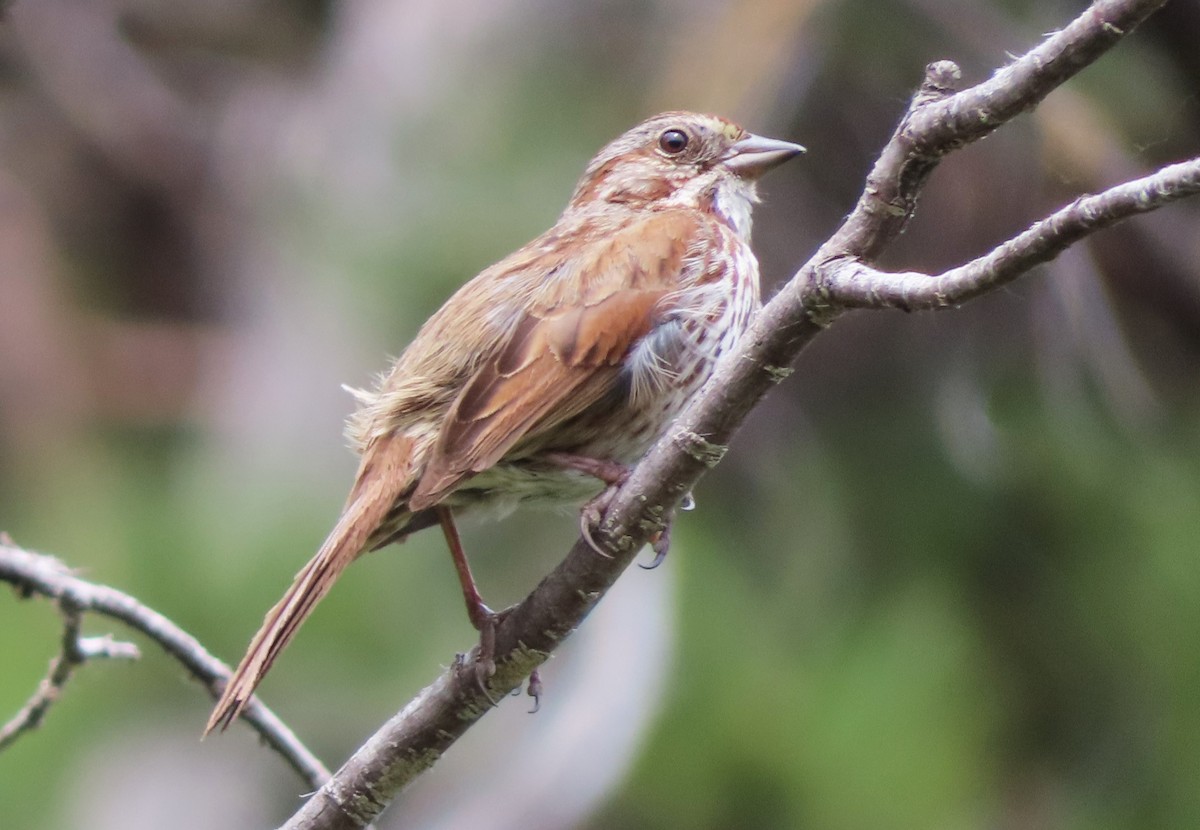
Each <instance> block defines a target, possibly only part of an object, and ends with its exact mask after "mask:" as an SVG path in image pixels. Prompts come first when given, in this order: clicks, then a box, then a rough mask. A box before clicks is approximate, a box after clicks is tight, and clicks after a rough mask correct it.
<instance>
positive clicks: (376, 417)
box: [205, 111, 804, 734]
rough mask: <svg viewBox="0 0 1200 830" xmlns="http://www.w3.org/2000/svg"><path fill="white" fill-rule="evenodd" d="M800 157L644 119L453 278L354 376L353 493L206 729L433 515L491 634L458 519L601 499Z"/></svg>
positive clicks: (710, 353) (735, 331)
mask: <svg viewBox="0 0 1200 830" xmlns="http://www.w3.org/2000/svg"><path fill="white" fill-rule="evenodd" d="M802 152H804V148H803V147H802V146H800V145H799V144H794V143H791V142H788V141H782V140H778V139H771V138H765V137H762V136H758V135H755V134H753V133H749V132H747V131H746V130H745V129H743V128H742V127H741V126H739V125H737V124H735V123H734V122H732V121H729V120H727V119H724V118H721V117H718V116H714V115H705V114H699V113H692V112H683V111H675V112H666V113H662V114H660V115H656V116H654V117H652V118H649V119H647V120H646V121H643V122H642V123H641V124H638V125H637V126H636V127H634V128H632V129H630V130H629V131H627V132H625V133H624V134H622V135H621V136H619V137H618V138H616V139H615V140H613V141H611V142H610V143H609V144H607V145H605V146H604V147H603V148H602V149H601V150H600V152H599V153H598V154H597V155H596V156H595V158H593V159H592V161H591V162H590V163H589V164H588V165H587V167H586V169H585V171H584V173H583V175H582V177H581V178H580V179H579V182H578V184H577V185H576V186H575V189H574V192H573V193H572V195H571V198H570V200H569V201H568V203H567V206H566V208H565V209H564V210H563V212H562V214H561V216H560V217H559V219H558V221H557V222H555V224H554V226H553V227H551V228H550V229H549V230H548V231H546V232H545V233H543V234H542V235H541V236H539V237H537V238H536V239H534V240H533V241H532V242H530V243H529V244H527V245H525V246H524V247H522V248H520V249H518V250H517V251H515V252H514V253H512V254H511V255H509V256H508V257H506V258H504V259H502V260H501V261H499V262H498V263H496V264H495V265H492V266H491V267H489V268H487V269H485V270H484V271H482V272H481V273H480V274H478V275H477V276H476V277H474V278H473V279H472V280H470V281H469V282H467V283H465V284H464V285H463V286H462V287H461V288H459V289H458V291H456V292H455V293H454V294H453V295H452V296H451V297H450V298H449V299H448V300H447V301H446V302H445V304H444V305H442V307H441V308H440V309H439V310H438V311H436V312H435V313H434V314H433V315H432V316H431V317H430V318H429V319H428V321H427V322H426V323H425V324H424V325H423V326H422V327H421V328H420V330H419V331H418V333H417V335H416V337H415V338H414V339H413V341H412V342H411V343H410V345H409V346H408V348H407V349H405V350H404V352H403V353H402V354H401V355H400V357H399V358H397V359H396V361H395V362H394V364H393V365H392V367H391V369H390V370H389V371H387V372H385V373H384V374H382V375H381V376H380V377H379V378H378V380H377V382H376V384H375V385H374V387H373V388H370V389H366V390H351V392H352V393H353V394H354V396H355V398H356V399H357V408H356V410H355V412H354V413H353V414H352V415H351V416H350V418H349V419H348V421H347V427H346V434H347V436H348V438H349V440H350V443H351V445H352V447H353V448H354V449H355V450H356V451H357V452H358V453H359V454H360V456H361V458H360V462H359V466H358V470H357V473H356V474H355V477H354V482H353V485H352V486H351V489H350V493H349V495H348V497H347V499H346V502H345V505H344V507H343V508H342V511H341V514H340V516H339V518H338V520H337V522H336V523H335V524H334V526H333V529H332V530H331V531H330V532H329V535H328V536H327V538H326V539H325V541H324V543H323V544H322V545H321V546H320V548H319V549H318V551H317V553H316V555H315V556H313V558H312V559H311V560H310V561H309V562H308V564H306V565H305V566H304V567H303V568H302V569H301V570H300V571H299V573H297V574H296V576H295V578H294V581H293V582H292V585H291V587H289V588H288V589H287V591H286V593H285V594H284V595H283V597H282V598H281V599H280V600H279V602H278V603H276V604H275V606H274V607H272V608H271V610H270V611H268V612H267V614H266V617H265V618H264V620H263V623H262V626H261V627H260V628H259V630H258V632H257V633H256V634H255V635H254V637H253V639H252V640H251V642H250V645H249V647H248V648H247V650H246V653H245V656H244V657H243V658H242V660H241V662H240V663H239V664H238V666H237V668H236V669H235V670H234V672H233V674H232V676H231V677H230V679H229V680H228V682H227V683H226V684H225V686H224V689H223V691H222V693H221V695H220V698H219V700H218V702H217V704H216V706H215V708H214V709H213V712H212V715H211V717H210V718H209V720H208V723H207V726H206V728H205V734H209V733H210V732H212V731H213V730H214V729H217V728H220V729H224V728H226V727H227V726H228V725H229V724H230V723H231V722H232V721H234V720H235V719H236V718H237V717H238V716H239V715H240V714H241V712H242V711H243V709H244V708H245V707H246V705H247V704H248V703H249V701H250V699H251V696H252V695H253V693H254V690H255V688H256V687H257V686H258V684H259V683H260V681H261V680H262V678H263V676H264V675H265V674H266V673H267V671H268V669H270V667H271V665H272V663H273V662H274V661H275V659H276V658H277V657H278V656H279V653H280V651H281V650H282V649H283V648H284V647H285V646H286V645H287V644H288V642H289V641H290V640H291V639H292V637H293V636H294V635H295V633H296V630H297V628H298V627H299V626H300V624H301V623H302V622H303V621H304V620H305V619H306V618H307V617H308V615H309V614H310V613H311V612H312V610H313V608H314V606H315V605H316V604H317V602H318V601H319V600H320V599H321V598H322V597H324V596H325V594H326V593H327V592H328V591H329V589H330V587H331V586H332V585H333V583H334V582H335V581H336V580H337V578H338V577H339V575H340V574H341V573H342V572H343V571H344V569H345V568H346V567H347V566H348V565H349V564H350V563H352V562H353V561H355V560H356V559H357V558H358V557H359V556H361V555H363V554H364V553H366V552H368V551H372V550H376V549H378V548H381V547H384V546H386V545H388V544H391V543H393V542H400V541H403V540H404V539H405V538H407V537H408V536H409V535H411V534H412V533H415V532H417V531H419V530H422V529H425V528H428V527H433V526H435V525H437V526H440V527H441V529H442V531H443V533H444V535H445V538H446V542H447V545H448V547H449V548H450V553H451V557H452V559H453V561H454V564H455V567H456V570H457V572H458V576H459V581H460V584H461V586H462V591H463V597H464V600H465V602H466V605H467V611H468V617H469V619H470V620H471V622H472V624H473V625H474V626H475V627H476V628H477V629H479V630H480V631H481V632H482V633H485V634H486V632H488V631H489V630H494V628H493V627H494V625H495V621H496V618H497V615H496V614H495V613H494V612H492V611H491V609H489V608H488V607H487V605H485V604H484V602H483V599H482V597H481V595H480V592H479V590H478V588H477V587H476V585H475V582H474V579H473V577H472V575H471V571H470V565H469V563H468V561H467V558H466V555H465V553H464V551H463V548H462V543H461V540H460V539H459V536H458V530H457V524H456V520H457V519H458V518H460V517H461V516H463V515H467V514H476V513H478V514H491V515H495V516H500V515H504V514H506V513H508V512H510V511H512V510H514V509H516V508H517V507H524V506H531V505H559V506H561V505H576V506H578V505H583V508H584V509H583V513H582V515H583V516H585V517H587V516H591V517H595V516H596V515H597V514H598V509H597V508H598V506H600V505H602V504H603V499H604V497H605V494H611V493H612V492H613V490H614V488H615V487H616V486H617V485H619V484H620V483H621V482H622V481H623V480H624V479H625V477H626V476H627V473H628V470H629V469H630V465H632V464H633V463H635V462H636V461H637V460H638V459H639V458H640V457H641V456H642V455H643V454H644V453H645V452H646V451H647V449H649V447H650V445H651V444H652V443H653V442H654V440H655V439H656V438H657V437H658V436H659V435H660V434H662V433H663V431H664V430H665V429H666V427H667V426H668V425H669V424H670V422H671V421H672V420H673V419H674V418H675V417H676V416H677V415H678V414H679V413H680V412H681V411H682V410H683V408H684V407H685V406H686V405H687V403H688V402H689V401H690V400H691V398H692V397H693V396H694V395H695V394H696V392H697V391H698V390H699V389H700V387H701V386H702V385H703V384H704V382H705V381H706V380H707V379H708V377H709V376H710V375H711V373H712V370H713V367H714V365H715V364H716V361H717V359H718V358H719V357H720V356H721V355H722V354H723V353H726V352H728V351H729V350H731V349H732V347H733V346H734V344H735V343H736V342H737V340H738V338H739V337H740V336H741V334H742V333H743V332H744V331H745V330H746V328H747V327H748V326H749V324H750V321H751V319H752V317H753V315H754V314H755V313H756V311H757V310H758V309H759V307H760V306H761V299H760V288H759V270H758V261H757V259H756V257H755V255H754V252H753V251H752V250H751V247H750V231H751V209H752V206H753V205H754V204H755V203H756V202H757V201H758V195H757V183H758V180H759V177H760V176H761V175H762V174H763V173H765V172H766V171H768V170H770V169H771V168H774V167H776V166H778V165H779V164H782V163H783V162H785V161H787V160H788V159H790V158H793V157H794V156H796V155H798V154H800V153H802ZM584 530H585V533H586V530H587V522H586V521H585V522H584ZM660 555H661V553H660ZM482 641H483V642H487V638H486V636H484V637H483V638H482ZM481 659H482V658H481Z"/></svg>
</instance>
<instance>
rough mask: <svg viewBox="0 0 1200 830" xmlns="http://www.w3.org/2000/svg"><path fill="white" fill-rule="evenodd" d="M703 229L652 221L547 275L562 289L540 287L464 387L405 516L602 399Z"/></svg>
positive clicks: (662, 306)
mask: <svg viewBox="0 0 1200 830" xmlns="http://www.w3.org/2000/svg"><path fill="white" fill-rule="evenodd" d="M701 231H702V229H701V226H700V225H699V224H698V223H697V221H696V220H695V219H694V218H692V217H690V216H688V215H687V214H684V213H681V212H664V213H660V214H652V215H650V216H648V217H646V218H643V219H640V220H639V221H637V222H634V223H631V224H630V225H627V226H626V227H625V228H623V229H622V230H621V231H620V232H619V233H616V234H613V235H611V236H609V237H607V238H604V239H600V240H598V241H597V242H596V243H594V244H593V245H592V248H591V250H590V251H587V252H585V254H584V255H582V256H579V255H578V252H576V254H577V256H576V257H575V263H573V264H575V266H576V267H575V268H574V269H567V268H552V267H547V268H546V269H545V270H544V271H543V272H542V273H543V275H545V274H552V275H553V277H554V278H556V279H557V282H558V283H561V285H556V284H554V283H551V284H549V285H541V286H538V290H537V296H538V298H539V300H540V302H538V303H536V304H535V305H534V306H533V307H531V308H529V309H528V310H527V311H526V312H525V313H524V314H523V315H521V316H520V318H519V319H518V320H517V322H516V323H515V325H513V326H512V328H511V330H510V331H509V332H508V334H507V336H506V337H505V338H503V339H501V340H500V342H499V343H498V344H497V348H496V350H495V352H494V353H493V354H492V355H491V356H490V357H489V358H487V359H485V360H483V361H481V362H480V363H479V364H478V368H477V369H476V371H475V373H474V374H473V375H472V376H471V377H470V379H469V380H468V381H467V382H466V383H465V384H464V386H463V388H462V390H461V392H460V393H459V394H458V395H457V397H456V398H455V400H454V402H453V403H452V404H451V406H450V408H449V410H448V412H447V415H446V418H445V420H444V421H443V423H442V426H441V430H440V432H439V435H438V440H437V443H436V444H435V446H434V448H433V451H432V453H431V455H430V458H429V462H428V464H427V466H426V468H425V471H424V474H423V475H422V477H421V479H420V481H419V482H418V484H417V487H416V489H415V490H414V492H413V495H412V497H411V498H410V500H409V507H410V509H412V510H413V511H418V510H422V509H424V508H426V507H429V506H431V505H433V504H436V503H437V502H438V501H439V500H440V499H441V498H443V497H444V496H445V495H446V494H447V493H449V492H450V491H451V490H453V489H454V488H455V487H457V486H458V485H459V484H460V483H461V482H462V481H463V480H465V479H467V478H469V477H470V476H471V475H473V474H475V473H479V472H482V471H483V470H486V469H488V468H489V467H491V466H492V465H494V464H496V463H497V462H498V461H500V460H501V459H502V458H503V457H504V455H505V454H506V453H508V452H509V451H510V450H511V449H513V447H514V446H516V445H517V444H519V443H521V442H523V441H524V440H526V439H532V438H536V437H537V436H539V435H543V434H545V433H546V432H547V431H549V430H552V429H553V428H554V427H555V426H556V425H558V424H561V423H563V422H564V421H566V420H568V419H569V418H572V417H574V416H576V415H578V414H580V413H581V412H583V411H585V410H586V409H587V408H588V407H589V406H591V405H593V404H595V403H597V402H598V401H600V400H602V399H603V398H604V397H605V395H606V394H608V393H609V392H610V391H611V390H612V389H613V388H614V386H615V384H616V383H617V382H618V378H619V377H620V374H621V371H622V365H623V363H624V361H625V359H626V357H627V356H628V355H629V353H630V351H631V350H632V349H633V348H634V347H635V346H636V345H637V343H638V342H639V341H640V340H641V339H642V338H644V337H645V336H646V335H647V334H649V333H650V332H651V331H653V330H654V328H655V326H656V325H658V324H659V323H660V322H661V321H662V319H663V315H664V314H665V313H667V312H668V311H669V310H670V305H671V301H672V298H673V295H674V292H676V291H677V289H678V288H679V285H680V277H681V275H682V273H683V272H684V269H685V268H687V267H689V259H688V253H689V251H692V250H695V249H696V246H695V245H694V239H695V236H696V234H697V233H700V232H701ZM543 265H545V264H544V263H543ZM555 289H557V290H555Z"/></svg>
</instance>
